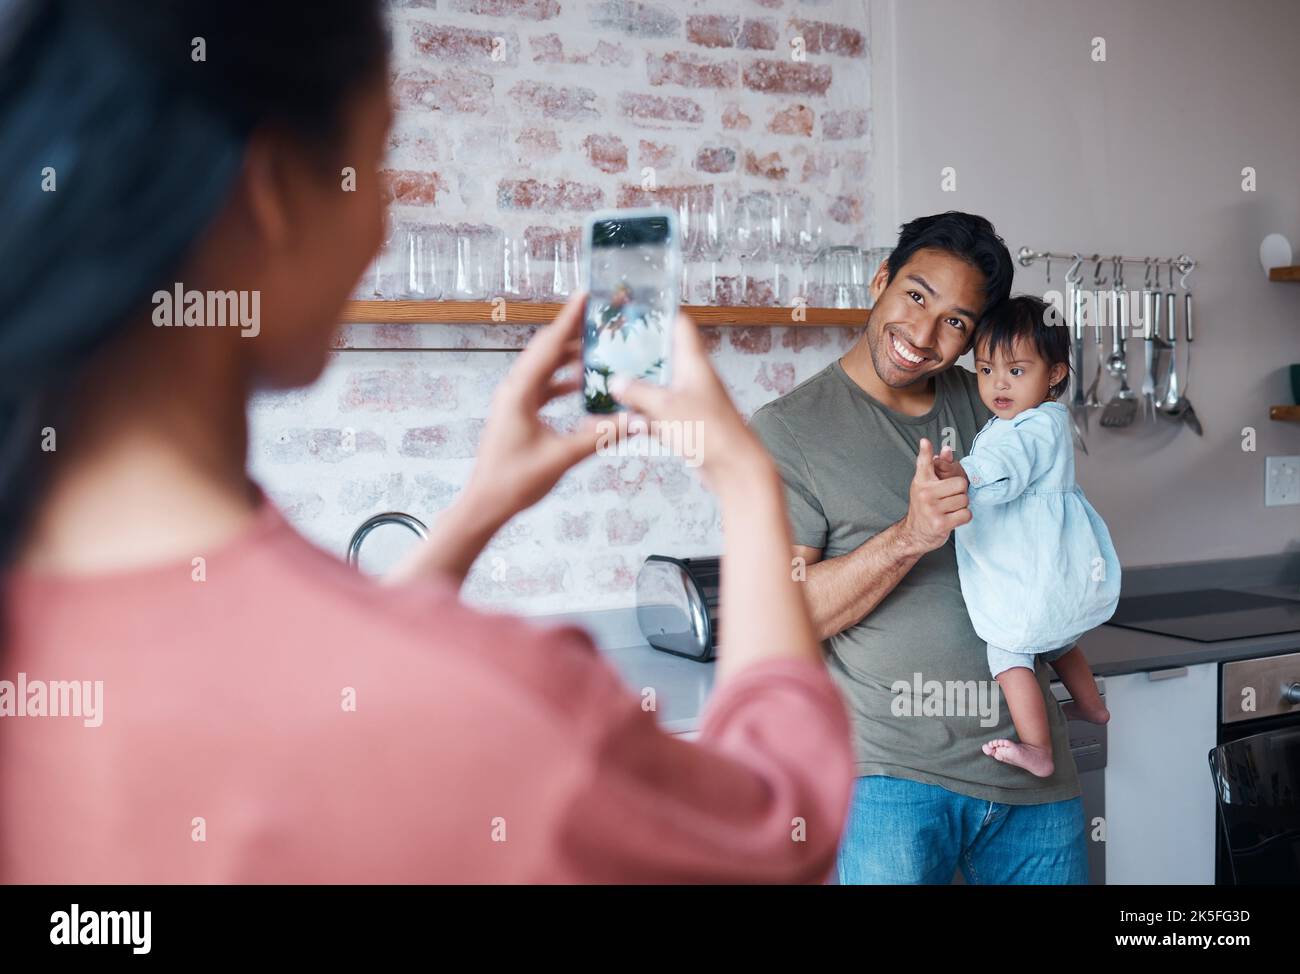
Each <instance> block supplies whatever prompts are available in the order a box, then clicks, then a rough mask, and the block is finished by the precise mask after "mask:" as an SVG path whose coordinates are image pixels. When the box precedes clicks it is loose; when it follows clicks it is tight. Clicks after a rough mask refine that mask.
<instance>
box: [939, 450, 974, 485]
mask: <svg viewBox="0 0 1300 974" xmlns="http://www.w3.org/2000/svg"><path fill="white" fill-rule="evenodd" d="M934 474H935V476H936V477H938V478H939V479H940V480H949V479H951V478H953V477H960V478H961V479H962V480H964V481H966V484H967V487H968V488H969V485H970V478H969V477H967V476H966V468H965V467H963V466H962V465H961V464H960V463H958V462H957V461H956V460H954V459H953V458H952V447H950V446H945V447H944V448H943V449H942V450H941V451H940V452H939V455H938V456H937V457H935V458H934Z"/></svg>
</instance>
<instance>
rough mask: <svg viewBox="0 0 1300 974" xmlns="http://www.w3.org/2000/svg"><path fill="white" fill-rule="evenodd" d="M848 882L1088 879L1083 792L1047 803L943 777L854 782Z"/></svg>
mask: <svg viewBox="0 0 1300 974" xmlns="http://www.w3.org/2000/svg"><path fill="white" fill-rule="evenodd" d="M838 868H839V879H840V882H841V883H842V884H844V885H850V884H854V885H861V884H876V883H899V884H903V883H939V884H946V883H949V882H951V881H952V878H953V875H954V874H955V873H956V871H957V869H958V868H960V869H961V871H962V876H963V877H965V879H966V882H967V883H970V884H971V885H997V884H1005V883H1019V884H1028V885H1032V884H1069V883H1086V882H1088V847H1087V833H1086V823H1085V821H1084V816H1083V799H1082V798H1069V799H1066V800H1065V801H1058V802H1048V803H1046V804H1043V805H1005V804H1002V803H1001V802H989V801H981V800H980V799H978V798H969V797H967V796H966V795H959V794H957V793H956V792H952V791H949V790H948V789H946V788H941V787H939V786H938V785H929V784H923V783H922V782H919V781H909V780H907V779H905V778H889V777H886V776H884V775H869V776H867V777H864V778H858V779H857V781H855V782H854V785H853V801H852V804H851V806H850V809H849V822H848V825H847V826H846V827H845V830H844V837H843V838H842V839H841V840H840V851H839V859H838Z"/></svg>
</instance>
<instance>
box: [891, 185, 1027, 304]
mask: <svg viewBox="0 0 1300 974" xmlns="http://www.w3.org/2000/svg"><path fill="white" fill-rule="evenodd" d="M927 247H928V248H933V249H935V250H943V251H947V252H948V253H950V254H952V255H953V256H954V257H960V258H961V259H962V260H964V261H966V263H968V264H970V265H971V266H972V267H974V268H976V269H978V270H979V271H980V272H982V273H983V275H984V307H983V309H981V312H980V313H981V314H983V312H985V311H988V310H989V309H991V308H993V307H995V306H996V305H998V304H1000V303H1002V302H1003V301H1005V300H1006V299H1007V295H1009V294H1010V293H1011V278H1012V276H1013V275H1014V274H1015V268H1014V267H1013V266H1012V264H1011V253H1010V251H1008V250H1007V245H1006V244H1005V243H1004V242H1003V240H1002V238H1001V237H999V236H998V234H997V231H996V230H994V229H993V224H991V223H989V221H988V220H986V219H984V217H982V216H976V215H975V214H973V213H961V212H958V211H957V210H949V211H948V212H947V213H936V214H934V215H933V216H921V217H917V218H916V219H915V220H913V221H912V222H911V223H904V224H903V226H902V227H901V228H900V229H899V232H898V243H897V244H896V245H895V246H894V249H893V252H891V253H890V255H889V282H890V283H893V280H894V275H896V274H897V273H898V272H899V271H901V270H902V269H903V267H904V265H906V264H907V262H908V261H909V260H911V259H912V255H913V254H914V253H916V252H917V251H918V250H923V249H925V248H927Z"/></svg>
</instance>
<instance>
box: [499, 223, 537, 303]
mask: <svg viewBox="0 0 1300 974" xmlns="http://www.w3.org/2000/svg"><path fill="white" fill-rule="evenodd" d="M501 293H502V294H503V295H505V296H506V297H508V298H516V299H518V300H520V301H527V300H530V299H531V298H532V297H533V266H532V254H531V253H530V251H529V247H528V241H527V240H526V239H524V238H523V237H522V236H520V235H518V234H511V235H510V236H507V237H504V238H503V239H502V245H501Z"/></svg>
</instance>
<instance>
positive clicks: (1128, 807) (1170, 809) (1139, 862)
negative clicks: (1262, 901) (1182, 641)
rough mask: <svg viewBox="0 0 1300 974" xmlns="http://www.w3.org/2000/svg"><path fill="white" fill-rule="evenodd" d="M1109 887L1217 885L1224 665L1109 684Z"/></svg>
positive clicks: (1123, 678) (1132, 677)
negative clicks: (1214, 760)
mask: <svg viewBox="0 0 1300 974" xmlns="http://www.w3.org/2000/svg"><path fill="white" fill-rule="evenodd" d="M1106 706H1107V707H1109V708H1110V714H1111V718H1110V725H1109V728H1108V730H1109V735H1108V736H1109V755H1108V758H1107V764H1106V883H1107V884H1108V885H1124V884H1135V883H1173V884H1200V883H1208V884H1212V883H1213V882H1214V839H1215V817H1214V813H1215V801H1214V785H1213V783H1212V782H1211V780H1210V765H1209V761H1208V759H1207V757H1206V755H1207V754H1209V751H1210V749H1211V748H1212V747H1214V744H1215V733H1216V728H1217V726H1218V707H1219V704H1218V664H1217V663H1202V664H1200V665H1197V666H1188V667H1179V668H1177V669H1170V670H1155V671H1153V672H1151V673H1126V674H1124V675H1123V676H1108V677H1106Z"/></svg>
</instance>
